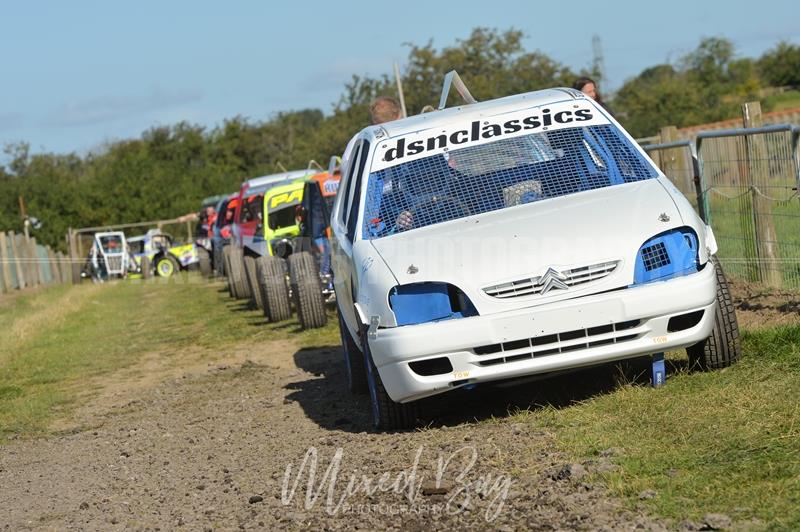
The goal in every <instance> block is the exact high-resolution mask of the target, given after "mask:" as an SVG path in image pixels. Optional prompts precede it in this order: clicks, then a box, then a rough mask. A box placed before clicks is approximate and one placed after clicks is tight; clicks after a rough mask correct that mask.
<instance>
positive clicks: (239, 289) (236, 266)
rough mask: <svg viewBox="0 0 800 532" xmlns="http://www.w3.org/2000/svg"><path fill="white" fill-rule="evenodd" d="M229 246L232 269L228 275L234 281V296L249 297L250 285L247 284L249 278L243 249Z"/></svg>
mask: <svg viewBox="0 0 800 532" xmlns="http://www.w3.org/2000/svg"><path fill="white" fill-rule="evenodd" d="M228 247H229V249H230V251H229V255H228V257H229V259H228V265H229V266H230V271H229V273H228V276H229V277H230V279H231V282H232V283H233V287H234V290H233V292H234V297H236V298H237V299H249V298H250V287H249V286H248V285H247V278H246V276H245V272H244V256H243V255H242V250H240V249H238V248H236V247H233V246H228Z"/></svg>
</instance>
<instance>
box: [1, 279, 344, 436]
mask: <svg viewBox="0 0 800 532" xmlns="http://www.w3.org/2000/svg"><path fill="white" fill-rule="evenodd" d="M221 287H222V285H221V284H214V285H208V284H207V283H205V282H201V281H199V278H198V277H196V276H190V277H186V276H184V277H182V278H179V279H176V280H173V281H172V282H169V283H158V282H150V283H141V282H121V283H113V284H108V285H103V286H91V285H83V286H75V287H59V288H54V289H51V290H44V291H39V292H35V293H31V294H28V295H21V296H17V297H15V298H11V299H8V300H2V299H0V330H3V331H6V332H8V333H7V334H3V335H2V336H1V337H0V441H1V440H3V439H5V438H7V437H8V436H10V435H12V434H15V435H20V436H30V435H39V434H43V433H45V432H46V431H47V427H48V425H49V423H50V422H51V421H52V420H53V419H54V418H57V417H61V416H64V415H65V414H68V413H69V411H70V410H71V409H72V408H74V407H75V406H76V404H77V402H78V398H79V397H81V396H82V393H81V392H83V391H86V389H87V386H89V384H90V382H92V381H90V379H92V378H93V377H98V376H102V375H106V374H109V373H112V372H114V371H117V370H119V369H122V368H125V367H127V366H130V365H132V364H135V363H136V362H137V361H138V360H139V359H140V357H142V356H143V355H144V354H146V353H148V352H153V351H157V352H158V353H159V354H160V356H163V357H170V356H172V355H174V354H176V353H177V352H179V351H180V350H181V349H188V348H191V349H192V350H194V351H195V352H197V351H199V353H197V357H198V359H199V360H203V359H204V358H207V359H212V358H213V357H215V356H217V355H218V354H220V353H221V352H225V353H231V352H233V351H234V350H235V349H236V348H237V345H238V344H240V343H242V344H252V343H253V342H258V341H267V340H279V339H289V338H291V339H293V340H294V341H296V342H297V344H298V345H299V346H300V347H310V346H315V345H331V344H338V343H339V336H338V329H337V328H336V324H335V321H334V320H330V323H329V325H328V326H327V327H326V328H323V329H318V330H312V331H303V332H300V331H298V326H297V323H296V321H295V320H291V321H286V322H283V323H278V324H265V323H264V318H263V316H262V315H261V313H260V312H258V311H253V310H247V309H246V308H245V305H244V303H243V302H238V301H232V300H231V299H230V298H229V297H228V296H227V294H226V293H223V292H222V290H221ZM84 395H85V394H84Z"/></svg>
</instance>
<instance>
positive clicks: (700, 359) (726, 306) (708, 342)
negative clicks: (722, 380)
mask: <svg viewBox="0 0 800 532" xmlns="http://www.w3.org/2000/svg"><path fill="white" fill-rule="evenodd" d="M713 265H714V271H715V272H716V274H717V310H716V314H715V316H714V329H713V331H712V332H711V336H709V337H708V338H706V339H705V340H703V341H702V342H699V343H697V344H695V345H693V346H691V347H688V348H686V353H687V354H688V355H689V366H690V367H692V368H699V369H702V370H711V369H721V368H727V367H728V366H730V365H731V364H733V363H735V362H736V361H737V360H739V357H740V356H741V354H742V345H741V341H740V340H739V322H738V321H737V320H736V309H735V308H734V306H733V299H732V298H731V292H730V289H729V287H728V279H727V278H726V277H725V272H723V271H722V266H720V264H719V263H718V262H717V259H716V257H715V258H714V259H713Z"/></svg>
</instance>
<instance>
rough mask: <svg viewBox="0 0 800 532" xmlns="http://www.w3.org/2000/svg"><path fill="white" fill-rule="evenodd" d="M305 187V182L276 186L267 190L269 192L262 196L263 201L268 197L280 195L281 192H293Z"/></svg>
mask: <svg viewBox="0 0 800 532" xmlns="http://www.w3.org/2000/svg"><path fill="white" fill-rule="evenodd" d="M305 186H306V182H305V181H292V182H290V183H286V184H283V185H278V186H275V187H272V188H271V189H269V192H267V193H266V194H264V199H265V200H266V199H267V198H268V197H271V196H274V195H276V194H281V193H283V192H293V191H295V190H298V189H302V188H304V187H305Z"/></svg>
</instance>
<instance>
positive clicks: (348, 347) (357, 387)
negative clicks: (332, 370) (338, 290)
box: [336, 307, 368, 394]
mask: <svg viewBox="0 0 800 532" xmlns="http://www.w3.org/2000/svg"><path fill="white" fill-rule="evenodd" d="M336 310H337V314H338V316H339V335H340V337H341V339H342V354H343V355H344V368H345V373H346V374H347V389H348V390H350V392H351V393H356V394H365V393H367V390H368V388H367V374H366V367H365V366H364V355H363V354H362V353H361V348H360V347H359V346H358V343H357V342H356V341H355V340H353V337H352V336H351V335H350V331H349V330H347V325H345V323H344V318H342V312H341V310H339V308H338V307H337V309H336Z"/></svg>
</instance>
